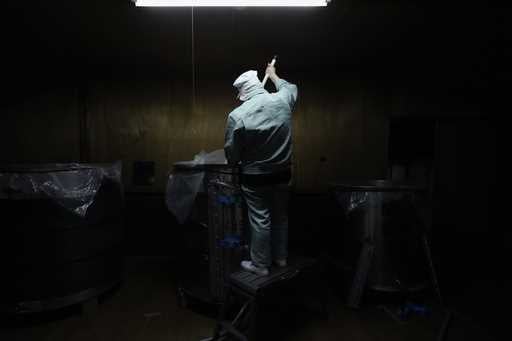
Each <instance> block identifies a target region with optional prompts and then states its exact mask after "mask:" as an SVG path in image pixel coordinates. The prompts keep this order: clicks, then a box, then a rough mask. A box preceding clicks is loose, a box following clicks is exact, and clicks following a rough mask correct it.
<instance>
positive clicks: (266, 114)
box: [224, 79, 297, 174]
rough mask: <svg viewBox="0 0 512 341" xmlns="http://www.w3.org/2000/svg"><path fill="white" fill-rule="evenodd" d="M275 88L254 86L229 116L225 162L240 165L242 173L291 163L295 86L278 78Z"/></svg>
mask: <svg viewBox="0 0 512 341" xmlns="http://www.w3.org/2000/svg"><path fill="white" fill-rule="evenodd" d="M276 88H277V92H275V93H268V92H267V91H266V90H265V89H264V88H263V87H261V88H259V89H255V91H253V93H251V94H250V98H248V99H247V100H246V101H245V102H244V103H243V104H242V105H240V106H239V107H237V108H236V109H235V110H233V111H232V112H231V113H230V114H229V116H228V121H227V125H226V135H225V144H224V151H225V153H226V158H227V160H228V163H229V164H233V165H240V166H241V168H242V172H243V173H244V174H269V173H273V172H278V171H282V170H287V169H289V168H290V166H291V156H292V120H291V118H292V110H293V106H294V105H295V102H296V100H297V86H296V85H294V84H291V83H288V82H287V81H285V80H284V79H279V80H278V81H277V82H276Z"/></svg>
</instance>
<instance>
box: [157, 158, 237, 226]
mask: <svg viewBox="0 0 512 341" xmlns="http://www.w3.org/2000/svg"><path fill="white" fill-rule="evenodd" d="M225 164H227V161H226V156H225V154H224V150H222V149H218V150H215V151H213V152H211V153H206V152H205V151H201V152H200V153H199V154H197V155H196V156H195V157H194V159H193V160H191V161H183V162H177V163H175V165H176V166H179V167H176V168H181V169H182V171H180V170H177V169H175V171H174V172H173V173H172V174H170V175H169V179H168V181H167V190H166V198H165V202H166V204H167V208H168V209H169V211H171V212H172V213H173V214H174V216H175V217H176V219H177V220H178V222H179V223H180V224H183V223H184V222H185V221H186V219H187V218H188V216H189V214H190V212H191V210H192V207H193V205H194V201H195V199H196V196H197V193H199V192H200V191H204V190H205V188H204V177H205V174H204V173H205V172H204V168H203V167H202V166H204V165H225Z"/></svg>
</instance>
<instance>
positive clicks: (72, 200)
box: [0, 161, 122, 217]
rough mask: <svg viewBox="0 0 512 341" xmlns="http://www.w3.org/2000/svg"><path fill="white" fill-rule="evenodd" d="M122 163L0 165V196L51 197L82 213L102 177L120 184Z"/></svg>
mask: <svg viewBox="0 0 512 341" xmlns="http://www.w3.org/2000/svg"><path fill="white" fill-rule="evenodd" d="M121 171H122V163H121V162H120V161H118V162H115V163H112V164H84V163H67V164H62V163H58V164H37V165H8V166H0V199H11V200H17V199H26V198H38V197H39V198H50V199H52V200H54V201H55V202H56V203H57V204H59V205H60V206H62V207H64V208H65V209H67V210H69V211H70V212H72V213H74V214H76V215H78V216H80V217H85V216H86V214H87V209H88V208H89V207H90V206H91V204H92V203H93V202H94V199H95V197H96V194H97V193H98V190H99V189H100V187H101V184H102V181H103V179H104V178H105V177H106V178H109V179H110V180H111V181H114V182H118V183H120V184H121Z"/></svg>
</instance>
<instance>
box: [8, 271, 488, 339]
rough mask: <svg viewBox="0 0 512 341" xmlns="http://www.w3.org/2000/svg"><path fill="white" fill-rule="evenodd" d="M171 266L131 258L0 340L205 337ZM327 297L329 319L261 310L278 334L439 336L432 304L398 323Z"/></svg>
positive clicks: (206, 323) (374, 309) (459, 333)
mask: <svg viewBox="0 0 512 341" xmlns="http://www.w3.org/2000/svg"><path fill="white" fill-rule="evenodd" d="M175 273H176V272H175V271H173V266H172V265H171V264H170V263H168V262H162V261H145V262H140V261H139V262H130V263H129V264H128V266H127V271H126V279H125V281H124V283H123V284H122V285H121V286H120V288H118V289H117V290H115V291H113V293H112V295H111V296H109V297H107V298H106V299H105V300H104V301H103V302H101V303H100V304H86V305H84V306H82V307H72V308H70V309H66V310H64V311H62V312H58V313H55V314H51V315H50V316H46V317H43V318H41V317H36V318H31V319H29V320H21V321H20V320H15V321H14V320H12V319H3V320H2V324H1V328H2V329H1V330H0V340H2V341H14V340H52V341H61V340H62V341H64V340H76V341H82V340H83V341H100V340H101V341H103V340H104V341H107V340H108V341H111V340H127V341H142V340H144V341H148V340H151V341H158V340H166V341H169V340H173V341H189V340H194V341H195V340H200V339H201V338H204V337H207V336H210V335H211V333H212V330H213V327H214V325H215V320H214V319H213V318H212V317H208V316H207V315H204V314H200V313H198V312H196V311H194V310H191V309H189V308H182V307H180V305H179V304H178V298H177V295H176V292H177V286H178V284H177V283H178V281H177V278H176V275H175ZM329 297H330V298H329V304H328V310H329V314H330V316H329V318H328V319H327V320H326V319H322V318H320V316H318V315H316V314H314V313H312V312H311V311H307V309H304V310H300V309H297V308H296V307H294V308H293V309H290V311H288V312H285V313H277V312H275V311H274V312H271V311H264V312H263V315H265V316H266V317H267V318H266V319H265V316H263V320H264V321H265V320H266V321H267V322H264V323H265V326H266V329H267V331H273V332H275V335H278V336H275V337H274V339H278V340H297V341H301V340H351V341H358V340H361V341H381V340H398V341H400V340H404V341H405V340H414V341H423V340H425V341H426V340H429V341H430V340H437V333H438V331H439V328H440V327H441V324H442V321H443V316H444V315H443V312H442V311H441V309H439V308H436V307H435V305H432V306H431V307H432V308H433V310H432V313H431V314H430V315H429V316H414V317H413V318H411V319H410V320H408V321H407V322H405V323H401V322H397V321H396V320H394V319H393V318H392V317H391V315H390V314H388V313H386V312H385V311H384V310H383V309H382V308H381V307H379V304H378V302H367V303H366V304H365V305H364V306H363V307H362V308H361V309H359V310H357V311H355V310H352V309H349V308H347V307H345V306H344V305H343V302H342V299H341V298H340V297H341V296H339V295H335V294H331V295H329ZM285 310H286V309H285ZM266 339H270V338H266ZM455 340H465V341H468V340H469V341H470V340H479V341H483V340H494V338H492V337H491V336H490V335H489V333H487V332H486V330H485V329H484V328H482V327H480V326H479V325H478V324H477V323H474V322H472V321H470V320H465V319H461V318H457V319H455V320H454V321H453V323H452V324H451V327H450V329H449V332H448V334H447V337H446V341H455Z"/></svg>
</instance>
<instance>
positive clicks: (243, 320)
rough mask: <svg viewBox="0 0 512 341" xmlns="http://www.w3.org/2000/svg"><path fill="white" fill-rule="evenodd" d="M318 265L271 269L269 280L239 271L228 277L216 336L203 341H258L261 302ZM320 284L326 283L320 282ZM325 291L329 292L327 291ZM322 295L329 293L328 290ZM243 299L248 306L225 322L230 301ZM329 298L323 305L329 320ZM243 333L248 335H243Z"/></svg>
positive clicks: (308, 262)
mask: <svg viewBox="0 0 512 341" xmlns="http://www.w3.org/2000/svg"><path fill="white" fill-rule="evenodd" d="M315 265H317V261H316V260H313V259H302V260H299V261H296V262H293V263H292V264H289V265H288V266H286V267H283V268H276V269H272V270H271V272H270V274H269V275H268V276H260V275H256V274H253V273H251V272H248V271H245V270H240V271H237V272H235V273H233V274H232V275H231V276H230V277H229V281H228V283H227V285H226V290H225V296H224V300H223V304H222V306H221V309H220V314H219V317H218V320H217V325H216V327H215V331H214V335H213V336H212V337H210V338H207V339H203V340H202V341H213V340H225V339H226V338H228V337H229V336H231V337H234V338H235V339H237V340H242V341H248V340H255V336H256V333H255V332H256V329H255V327H256V318H257V314H258V306H259V303H260V302H261V299H262V298H263V297H264V296H265V295H267V294H269V293H270V292H272V291H274V290H275V289H279V288H281V287H284V286H285V285H287V284H289V283H290V282H291V281H292V280H294V279H295V278H296V277H298V276H299V275H301V274H304V273H306V272H309V271H311V270H313V269H314V268H315ZM318 283H325V282H324V281H318ZM325 289H326V288H325ZM325 289H324V290H322V291H321V292H323V293H326V292H327V290H325ZM235 297H240V298H242V299H243V300H244V301H245V302H244V303H243V305H242V307H241V308H240V310H239V311H238V313H237V314H236V316H235V318H234V319H233V320H232V321H229V320H226V317H227V312H228V309H229V307H230V303H231V300H232V299H233V298H235ZM326 303H327V297H324V300H323V301H322V314H324V316H327V309H326ZM244 330H246V331H247V332H246V333H244Z"/></svg>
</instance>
